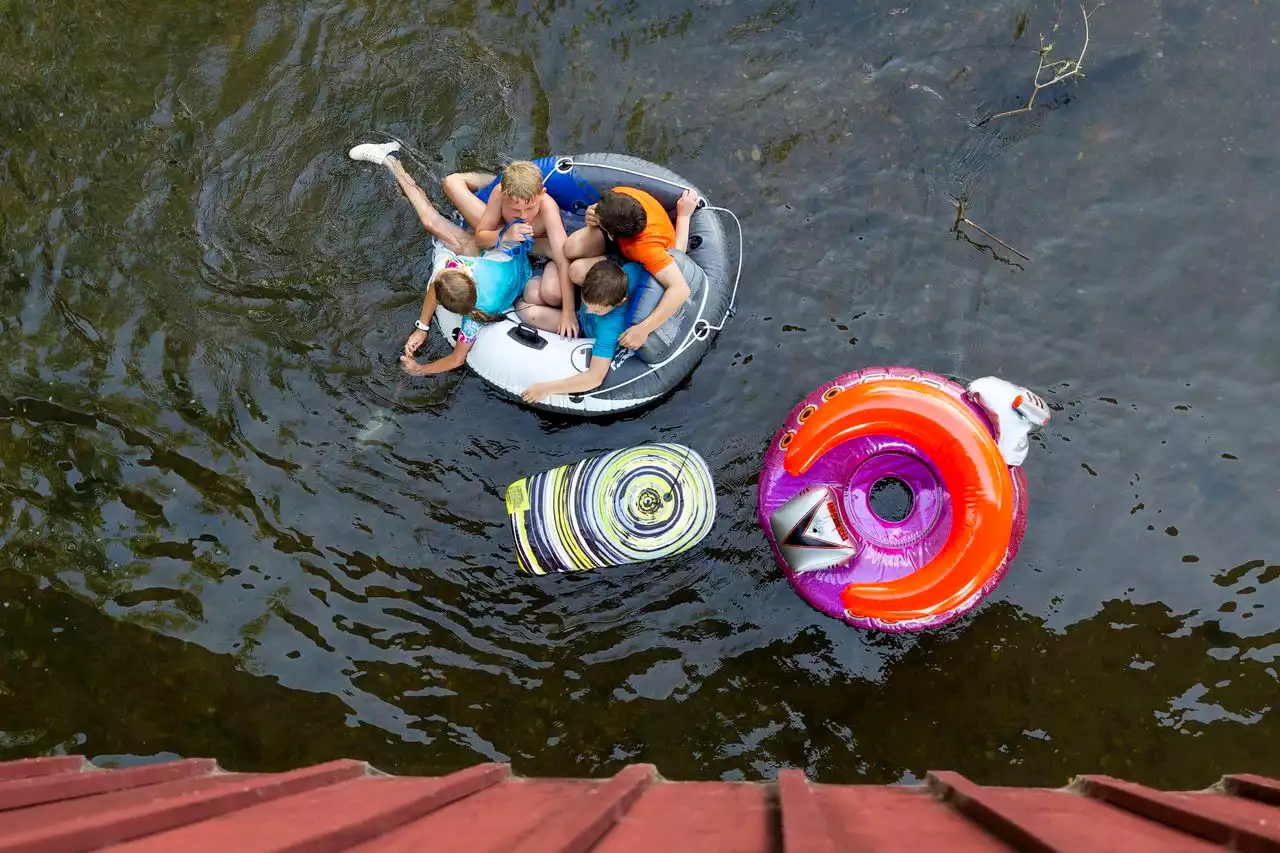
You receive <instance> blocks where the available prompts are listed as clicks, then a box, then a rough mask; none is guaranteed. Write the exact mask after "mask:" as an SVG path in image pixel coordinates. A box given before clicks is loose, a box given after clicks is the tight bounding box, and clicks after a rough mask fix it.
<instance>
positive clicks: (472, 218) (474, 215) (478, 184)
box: [444, 172, 494, 231]
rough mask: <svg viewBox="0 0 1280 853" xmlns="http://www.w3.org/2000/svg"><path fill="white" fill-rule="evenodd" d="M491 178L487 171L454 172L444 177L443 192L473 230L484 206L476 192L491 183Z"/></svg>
mask: <svg viewBox="0 0 1280 853" xmlns="http://www.w3.org/2000/svg"><path fill="white" fill-rule="evenodd" d="M493 178H494V176H493V175H490V174H488V173H487V172H454V173H453V174H452V175H449V176H448V177H447V178H445V179H444V194H445V195H446V196H447V197H448V199H449V201H451V202H452V203H453V206H454V207H456V208H458V212H459V213H461V214H462V218H463V219H465V220H466V222H467V225H468V226H470V228H471V230H473V231H474V230H475V227H476V223H477V222H479V221H480V217H481V216H483V215H484V207H485V203H484V202H483V201H481V200H480V196H478V195H476V193H477V192H479V191H480V190H482V189H484V188H485V187H487V186H489V184H491V183H493Z"/></svg>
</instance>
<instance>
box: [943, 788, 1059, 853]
mask: <svg viewBox="0 0 1280 853" xmlns="http://www.w3.org/2000/svg"><path fill="white" fill-rule="evenodd" d="M925 784H927V785H928V786H929V787H930V788H931V789H932V790H933V791H934V792H935V793H936V794H937V795H938V796H940V797H941V798H942V799H943V800H945V801H947V802H948V803H950V804H951V805H952V807H954V808H955V810H956V811H958V812H960V814H962V815H964V816H965V817H967V818H969V819H970V820H972V821H973V822H974V823H976V824H978V825H979V826H981V827H982V828H983V829H985V830H987V832H990V833H991V834H992V835H994V836H996V837H997V838H999V839H1000V840H1001V841H1004V842H1006V843H1008V844H1010V845H1012V846H1013V847H1014V848H1015V849H1017V850H1020V851H1021V850H1025V851H1034V853H1056V851H1059V850H1065V849H1069V848H1063V847H1059V846H1056V845H1055V844H1053V843H1052V842H1050V841H1049V840H1048V839H1047V838H1045V837H1044V835H1043V834H1042V833H1040V832H1037V831H1036V830H1035V829H1033V828H1032V827H1030V826H1028V825H1027V821H1026V815H1025V814H1019V813H1018V812H1017V811H1016V810H1012V809H1009V808H1007V807H1006V806H1004V805H1003V804H1001V803H999V802H997V801H996V800H995V799H994V798H992V797H991V796H989V795H988V794H987V792H986V789H984V788H983V787H982V786H981V785H977V784H975V783H973V782H971V781H969V780H968V779H966V778H965V777H963V776H961V775H960V774H959V773H951V772H947V771H936V772H934V771H931V772H929V773H928V774H927V775H926V777H925Z"/></svg>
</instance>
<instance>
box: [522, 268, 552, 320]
mask: <svg viewBox="0 0 1280 853" xmlns="http://www.w3.org/2000/svg"><path fill="white" fill-rule="evenodd" d="M548 266H551V265H548ZM545 279H546V275H545V271H544V274H543V275H542V276H539V277H538V278H531V279H529V283H528V284H526V285H525V287H524V298H523V299H521V300H520V303H519V305H518V307H517V310H518V311H519V313H520V319H521V320H523V321H524V322H526V323H528V324H529V325H530V326H533V327H534V328H538V329H542V330H543V331H547V332H555V331H557V330H558V329H559V327H560V308H559V302H558V301H557V303H556V306H555V307H552V306H550V305H547V304H546V302H545V301H544V300H543V289H544V285H543V282H544V281H545ZM556 286H557V287H559V285H556ZM557 297H558V295H557Z"/></svg>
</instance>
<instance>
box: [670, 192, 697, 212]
mask: <svg viewBox="0 0 1280 853" xmlns="http://www.w3.org/2000/svg"><path fill="white" fill-rule="evenodd" d="M699 200H700V199H699V198H698V194H697V193H696V192H694V191H693V190H685V191H684V192H682V193H680V200H679V201H677V202H676V216H693V212H694V211H695V210H697V209H698V202H699Z"/></svg>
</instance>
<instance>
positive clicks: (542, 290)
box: [535, 261, 564, 308]
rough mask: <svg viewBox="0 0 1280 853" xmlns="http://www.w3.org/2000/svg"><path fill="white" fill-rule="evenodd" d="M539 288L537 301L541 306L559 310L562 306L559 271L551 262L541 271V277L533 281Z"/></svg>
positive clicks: (562, 293) (562, 294) (562, 296)
mask: <svg viewBox="0 0 1280 853" xmlns="http://www.w3.org/2000/svg"><path fill="white" fill-rule="evenodd" d="M535 281H537V282H538V283H539V284H540V285H541V286H540V287H539V288H538V295H539V296H540V297H541V299H540V300H539V301H540V302H541V303H542V304H543V305H547V306H550V307H551V308H559V307H561V306H562V305H564V292H563V291H562V290H561V287H560V270H559V269H558V268H557V267H556V265H555V262H554V261H552V262H550V263H548V264H547V265H546V267H544V268H543V270H542V277H541V278H539V279H535Z"/></svg>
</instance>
